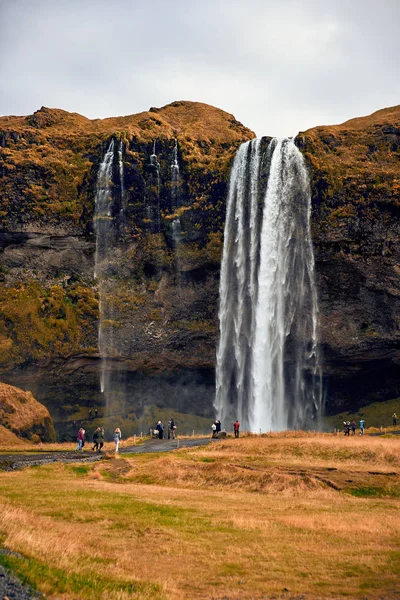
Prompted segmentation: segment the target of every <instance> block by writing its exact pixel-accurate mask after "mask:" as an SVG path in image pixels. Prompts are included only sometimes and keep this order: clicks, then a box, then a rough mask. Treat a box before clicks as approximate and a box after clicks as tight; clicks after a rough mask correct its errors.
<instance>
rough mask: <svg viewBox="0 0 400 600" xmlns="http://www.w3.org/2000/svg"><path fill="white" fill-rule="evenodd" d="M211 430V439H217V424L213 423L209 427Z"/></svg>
mask: <svg viewBox="0 0 400 600" xmlns="http://www.w3.org/2000/svg"><path fill="white" fill-rule="evenodd" d="M211 429H212V436H213V438H215V437H217V424H216V423H215V421H214V423H213V424H212V425H211Z"/></svg>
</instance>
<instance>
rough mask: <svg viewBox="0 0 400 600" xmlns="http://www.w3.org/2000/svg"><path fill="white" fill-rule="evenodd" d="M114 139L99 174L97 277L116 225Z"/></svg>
mask: <svg viewBox="0 0 400 600" xmlns="http://www.w3.org/2000/svg"><path fill="white" fill-rule="evenodd" d="M114 146H115V144H114V140H113V139H112V140H111V142H110V145H109V147H108V150H107V152H106V153H105V155H104V158H103V161H102V163H101V164H100V168H99V172H98V174H97V184H96V200H95V211H94V230H95V234H96V253H95V263H94V264H95V267H94V276H95V278H96V277H97V276H98V275H99V274H100V272H101V269H102V265H103V261H104V259H105V258H106V257H107V250H108V248H109V247H110V242H111V240H110V237H112V236H113V233H114V226H113V219H112V216H111V209H112V193H111V187H112V172H113V161H114Z"/></svg>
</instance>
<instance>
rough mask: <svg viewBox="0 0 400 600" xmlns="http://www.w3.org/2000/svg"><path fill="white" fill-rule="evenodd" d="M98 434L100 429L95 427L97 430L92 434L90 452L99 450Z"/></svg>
mask: <svg viewBox="0 0 400 600" xmlns="http://www.w3.org/2000/svg"><path fill="white" fill-rule="evenodd" d="M99 433H100V427H97V429H96V430H95V432H94V434H93V447H92V450H98V449H99Z"/></svg>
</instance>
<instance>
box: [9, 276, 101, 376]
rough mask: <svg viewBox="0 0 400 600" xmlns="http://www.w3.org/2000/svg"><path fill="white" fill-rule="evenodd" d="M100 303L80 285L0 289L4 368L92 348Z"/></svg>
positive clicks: (33, 284) (23, 285)
mask: <svg viewBox="0 0 400 600" xmlns="http://www.w3.org/2000/svg"><path fill="white" fill-rule="evenodd" d="M97 316H98V301H97V299H96V298H95V295H94V292H93V290H91V289H90V288H84V287H83V286H81V285H75V286H71V288H69V289H68V290H65V289H63V288H62V287H60V286H57V285H54V286H52V287H50V288H49V289H46V288H44V287H43V286H41V285H40V284H39V283H38V282H36V281H30V282H24V283H21V284H20V285H19V286H18V287H15V288H8V287H5V286H2V287H1V288H0V362H1V363H3V365H4V366H7V365H8V366H11V365H12V364H21V363H24V362H30V361H32V360H40V359H43V358H47V357H49V356H52V357H57V356H65V355H68V354H71V353H72V352H76V351H78V350H84V349H85V348H88V347H89V346H90V345H93V337H94V334H95V327H96V320H97Z"/></svg>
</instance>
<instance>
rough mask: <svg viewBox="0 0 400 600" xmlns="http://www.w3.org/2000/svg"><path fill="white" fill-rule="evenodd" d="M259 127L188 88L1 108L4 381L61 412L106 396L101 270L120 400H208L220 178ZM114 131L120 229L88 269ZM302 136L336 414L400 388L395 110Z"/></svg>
mask: <svg viewBox="0 0 400 600" xmlns="http://www.w3.org/2000/svg"><path fill="white" fill-rule="evenodd" d="M252 137H254V134H253V133H252V132H251V131H249V130H248V129H246V128H245V127H243V126H242V125H241V124H240V123H238V122H237V121H236V120H235V119H234V117H233V116H232V115H229V114H227V113H225V112H223V111H221V110H218V109H216V108H213V107H210V106H207V105H203V104H199V103H190V102H174V103H173V104H171V105H169V106H166V107H164V108H161V109H156V108H152V109H150V111H149V112H145V113H141V114H139V115H132V116H127V117H120V118H112V119H104V120H95V121H91V120H89V119H86V118H84V117H82V116H80V115H77V114H70V113H66V112H65V111H62V110H56V109H47V108H42V109H40V110H39V111H37V112H36V113H35V114H34V115H30V116H28V117H3V118H0V219H1V223H0V248H1V254H0V263H1V266H0V374H1V376H2V378H3V380H4V381H7V382H10V383H16V384H18V385H20V386H21V387H24V388H25V389H26V388H29V389H32V390H33V392H34V394H35V396H36V397H38V398H39V399H40V400H41V401H43V402H44V403H45V404H46V405H47V406H49V407H50V409H51V411H52V414H53V415H54V416H55V417H56V418H57V419H59V420H62V419H64V418H65V415H66V414H67V413H68V412H69V414H71V406H74V405H75V404H77V405H79V406H82V405H83V406H85V405H86V406H93V405H97V406H100V405H101V404H102V395H101V393H100V390H99V379H100V368H101V361H100V356H99V352H98V318H99V287H100V286H102V288H101V291H102V322H103V329H102V331H103V333H104V336H105V339H106V341H107V354H108V360H107V365H106V370H107V376H108V377H109V378H110V381H111V386H112V387H114V388H116V389H117V388H118V386H119V385H120V384H121V382H122V384H121V385H122V388H123V389H124V390H125V397H126V402H128V404H129V406H126V402H125V400H124V401H122V400H121V411H122V412H125V413H128V412H129V410H133V411H134V413H135V414H136V416H139V415H140V414H141V412H142V411H143V408H144V406H145V405H146V404H147V405H148V404H156V405H158V406H159V407H162V406H171V407H174V408H175V409H177V410H180V411H182V412H195V413H197V414H199V415H204V416H211V415H212V402H213V396H214V366H215V347H216V342H217V337H218V320H217V310H218V281H219V268H220V258H221V251H222V237H223V225H224V219H225V202H226V192H227V183H228V178H229V170H230V165H231V162H232V159H233V156H234V155H235V152H236V150H237V148H238V146H239V145H240V144H241V143H242V142H243V141H246V140H248V139H250V138H252ZM111 140H114V143H115V153H114V158H113V164H112V186H111V187H112V189H111V196H112V210H111V214H110V218H111V219H112V220H113V223H114V229H115V244H114V249H113V251H112V252H111V253H110V254H109V257H108V259H107V264H106V265H105V270H104V273H103V276H102V277H101V278H100V279H99V278H98V279H95V278H94V256H95V249H96V243H95V234H94V229H93V222H94V208H95V194H96V182H97V174H98V171H99V166H100V163H101V161H102V160H103V157H104V155H105V153H106V151H107V149H108V148H109V146H110V142H111ZM296 143H297V144H298V146H299V147H300V148H301V149H302V151H303V153H304V154H305V157H306V159H307V162H308V164H309V166H310V173H311V182H312V194H313V214H312V227H313V236H314V243H315V253H316V268H317V280H318V281H317V283H318V289H319V297H320V312H321V342H322V345H323V348H324V356H325V372H326V374H327V409H328V412H329V411H330V412H332V411H334V410H336V409H337V408H342V407H345V406H349V405H352V406H353V407H354V406H356V405H359V404H362V403H364V402H368V401H369V400H375V399H384V398H387V397H393V396H395V395H399V394H400V377H399V375H398V374H397V373H398V366H397V364H398V360H399V356H400V355H399V339H400V333H399V316H398V315H399V314H400V312H399V306H398V302H399V293H400V287H399V273H400V260H399V245H398V241H399V240H398V238H399V234H400V229H399V211H400V208H399V207H400V198H399V167H400V150H399V147H400V108H399V107H396V108H393V109H387V110H384V111H379V112H378V113H375V114H374V115H372V116H371V117H366V118H363V119H354V120H352V121H349V122H347V123H345V124H343V125H339V126H334V127H318V128H315V129H312V130H309V131H307V132H305V133H301V134H299V136H298V137H297V139H296ZM175 148H176V150H177V155H176V156H175ZM152 155H153V158H152ZM154 156H156V159H154ZM120 157H122V161H120ZM174 158H177V160H178V165H179V179H178V180H176V179H174V177H173V174H172V164H173V161H174ZM121 168H122V170H123V177H122V178H121ZM122 388H121V389H122ZM79 406H78V408H79Z"/></svg>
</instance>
